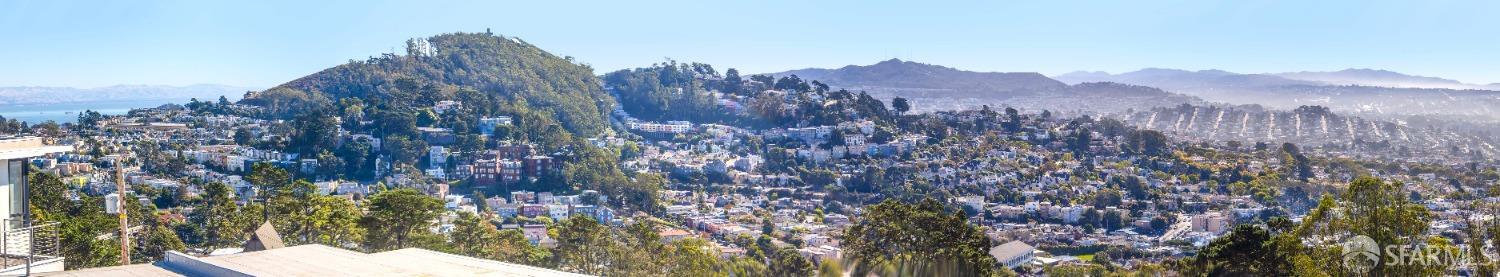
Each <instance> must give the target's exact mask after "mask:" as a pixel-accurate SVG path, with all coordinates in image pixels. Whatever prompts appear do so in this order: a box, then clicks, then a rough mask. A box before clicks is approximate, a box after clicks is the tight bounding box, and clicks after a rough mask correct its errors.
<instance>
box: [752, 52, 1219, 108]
mask: <svg viewBox="0 0 1500 277" xmlns="http://www.w3.org/2000/svg"><path fill="white" fill-rule="evenodd" d="M770 75H772V76H775V77H783V76H791V75H796V76H797V77H798V78H802V79H805V80H817V81H819V82H822V83H825V84H828V85H829V86H831V87H835V88H844V89H849V90H857V91H865V92H868V93H870V95H872V96H874V97H876V98H881V99H887V100H888V99H891V98H895V97H903V98H908V99H911V100H912V101H913V103H914V105H913V109H914V110H916V111H934V110H955V109H967V108H978V107H979V106H981V105H990V106H995V107H1001V106H1011V107H1017V108H1023V109H1035V110H1041V109H1050V110H1053V111H1073V110H1076V111H1092V112H1107V111H1120V110H1125V109H1130V108H1132V107H1136V108H1144V107H1152V106H1175V105H1178V104H1183V103H1197V102H1201V101H1200V100H1198V99H1196V98H1193V97H1188V96H1184V95H1180V94H1174V93H1170V92H1166V91H1162V90H1160V89H1156V88H1150V87H1144V86H1135V85H1128V84H1119V83H1110V82H1096V83H1088V84H1076V85H1069V84H1066V83H1063V82H1061V81H1058V80H1054V79H1052V78H1048V77H1047V76H1045V75H1042V74H1039V73H1035V72H974V71H965V70H960V69H954V68H950V67H944V66H939V65H932V64H925V63H919V62H912V61H902V60H899V59H891V60H887V61H882V62H879V63H876V64H872V65H867V66H857V65H850V66H845V67H841V68H838V69H822V68H809V69H799V70H792V71H786V72H778V73H771V74H770Z"/></svg>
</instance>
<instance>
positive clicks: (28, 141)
mask: <svg viewBox="0 0 1500 277" xmlns="http://www.w3.org/2000/svg"><path fill="white" fill-rule="evenodd" d="M68 151H73V146H66V145H65V146H51V145H46V144H43V143H42V139H41V138H37V137H24V138H8V139H0V160H11V159H23V158H30V157H36V156H42V155H47V154H51V153H61V152H68Z"/></svg>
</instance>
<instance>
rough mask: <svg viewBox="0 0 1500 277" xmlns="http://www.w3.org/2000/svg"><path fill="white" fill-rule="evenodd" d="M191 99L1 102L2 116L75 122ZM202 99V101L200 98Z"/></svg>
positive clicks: (27, 120)
mask: <svg viewBox="0 0 1500 277" xmlns="http://www.w3.org/2000/svg"><path fill="white" fill-rule="evenodd" d="M188 100H189V99H146V100H120V101H82V102H64V103H26V104H0V116H3V117H5V119H15V120H19V121H22V122H26V123H28V124H37V123H42V122H46V121H48V120H51V121H56V122H57V123H66V122H74V121H76V120H77V119H78V114H79V113H81V112H83V111H86V110H92V111H96V112H99V113H101V114H105V115H121V114H125V113H128V112H130V110H132V109H140V108H154V107H158V106H161V105H165V104H173V103H178V104H180V103H186V102H187V101H188ZM200 101H202V100H201V99H200Z"/></svg>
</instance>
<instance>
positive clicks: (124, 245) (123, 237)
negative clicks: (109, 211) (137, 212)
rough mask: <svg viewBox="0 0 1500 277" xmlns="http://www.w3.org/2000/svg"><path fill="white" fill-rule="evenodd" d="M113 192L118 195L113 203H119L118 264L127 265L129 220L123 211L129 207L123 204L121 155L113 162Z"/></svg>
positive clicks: (128, 262) (123, 190)
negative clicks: (118, 159)
mask: <svg viewBox="0 0 1500 277" xmlns="http://www.w3.org/2000/svg"><path fill="white" fill-rule="evenodd" d="M115 193H116V194H118V195H119V196H120V197H117V198H116V200H117V201H118V203H115V204H118V205H119V206H118V209H116V210H117V212H120V265H128V264H130V221H129V220H126V218H127V216H126V215H125V211H126V210H129V208H126V207H127V206H125V203H127V202H125V160H124V159H123V157H122V159H120V161H117V162H115Z"/></svg>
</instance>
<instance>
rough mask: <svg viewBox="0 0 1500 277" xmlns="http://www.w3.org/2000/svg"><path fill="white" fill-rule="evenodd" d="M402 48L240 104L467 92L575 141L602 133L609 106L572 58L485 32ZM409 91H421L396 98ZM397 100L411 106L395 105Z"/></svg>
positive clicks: (419, 98)
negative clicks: (505, 104)
mask: <svg viewBox="0 0 1500 277" xmlns="http://www.w3.org/2000/svg"><path fill="white" fill-rule="evenodd" d="M407 45H408V46H407V52H408V53H407V55H394V54H386V55H383V56H381V57H374V58H370V59H369V60H367V61H351V62H350V63H347V64H343V65H339V66H336V67H332V68H328V69H325V70H323V71H319V72H317V73H313V74H311V75H308V76H305V77H302V78H298V79H296V80H292V81H290V82H287V83H285V84H282V85H280V86H277V87H275V88H272V89H270V90H267V91H266V92H262V93H256V94H252V95H250V97H248V98H247V100H246V101H245V103H248V104H257V105H263V106H264V105H273V104H275V103H279V102H278V101H281V99H279V98H293V100H292V101H298V100H297V99H299V98H300V99H302V100H308V99H311V100H310V101H319V99H327V100H333V101H337V100H338V99H343V98H359V99H364V100H370V99H377V100H380V101H391V100H402V101H409V102H410V103H408V104H411V105H417V106H423V105H431V104H432V103H431V102H432V101H431V100H436V99H440V98H443V97H441V96H442V95H449V94H452V93H453V91H455V90H460V89H472V90H477V91H479V92H482V93H486V94H489V95H492V96H496V98H498V99H501V100H506V101H517V100H524V102H525V103H527V104H528V105H529V106H530V107H532V108H534V109H539V110H543V111H546V112H550V113H552V114H553V115H554V116H555V117H556V119H557V121H558V122H560V123H561V124H562V125H563V127H565V128H566V129H567V130H569V131H570V132H572V133H574V134H582V135H591V134H595V133H598V132H600V131H602V130H604V129H606V128H608V126H607V121H606V118H605V111H607V110H608V107H611V106H612V105H613V103H614V102H613V100H612V99H611V98H610V97H609V96H608V95H607V94H606V93H605V92H604V91H603V89H602V88H601V87H600V81H599V79H598V78H597V77H596V76H594V73H593V69H592V68H589V67H588V66H586V65H582V64H577V63H574V62H573V61H572V59H571V58H564V57H559V56H556V55H553V54H551V53H548V52H547V51H545V50H542V49H541V48H538V47H536V46H534V45H531V44H529V43H526V42H525V41H522V40H520V39H518V38H510V37H504V36H499V35H493V34H489V33H454V34H443V35H437V36H433V37H430V38H426V39H413V40H410V41H408V43H407ZM412 87H415V88H417V89H418V90H421V91H420V92H408V93H401V92H402V91H401V90H402V89H403V88H407V90H411V89H412ZM299 92H306V93H305V95H304V94H302V93H299ZM413 93H414V94H416V95H415V96H410V95H412V94H413ZM433 94H439V95H433ZM403 96H405V97H409V98H410V97H414V98H416V99H394V98H400V97H403ZM469 104H471V105H472V104H476V103H469ZM293 106H296V105H293ZM288 112H291V113H296V111H288Z"/></svg>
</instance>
